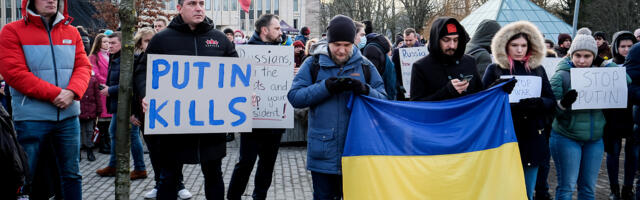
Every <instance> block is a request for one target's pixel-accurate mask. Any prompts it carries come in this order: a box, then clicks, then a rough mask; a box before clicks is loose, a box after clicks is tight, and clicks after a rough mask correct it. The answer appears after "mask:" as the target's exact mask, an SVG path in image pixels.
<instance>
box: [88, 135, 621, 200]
mask: <svg viewBox="0 0 640 200" xmlns="http://www.w3.org/2000/svg"><path fill="white" fill-rule="evenodd" d="M236 138H239V137H236ZM238 146H239V145H238V142H237V139H236V141H234V142H231V143H228V145H227V156H226V157H225V158H224V159H223V161H222V171H223V175H224V182H225V185H226V188H228V184H229V180H230V179H231V173H232V172H233V167H234V165H235V163H236V162H237V160H238ZM622 154H623V155H624V151H623V153H622ZM623 155H621V156H620V166H621V167H622V166H623V163H624V160H623V158H624V156H623ZM306 156H307V154H306V147H300V146H284V147H281V148H280V151H279V153H278V159H277V160H276V166H275V169H274V176H273V180H272V183H271V188H270V189H269V194H268V199H272V200H289V199H291V200H298V199H312V197H313V196H312V194H313V193H312V192H313V191H312V185H311V173H310V172H309V171H307V170H306ZM96 158H97V160H96V161H94V162H89V161H87V160H86V159H85V157H84V152H83V160H82V162H81V163H80V170H81V173H82V175H83V180H82V182H83V186H82V191H83V199H114V193H115V192H114V188H115V187H114V180H115V178H113V177H99V176H98V175H97V174H96V173H95V170H96V169H99V168H102V167H105V166H106V165H107V162H108V161H109V155H105V154H100V153H96ZM132 163H133V162H132ZM145 163H146V166H147V171H148V172H149V177H148V178H146V179H143V180H135V181H132V183H131V196H130V199H144V194H145V193H146V192H147V191H149V190H151V189H152V188H153V187H154V186H155V182H154V180H153V173H154V171H153V169H152V168H151V163H150V161H149V156H148V154H145ZM622 173H623V170H622V169H621V170H620V176H619V179H620V183H622ZM183 174H184V184H185V187H186V188H187V189H189V191H191V193H193V198H192V199H195V200H200V199H205V196H204V188H203V185H204V184H203V179H204V178H203V175H202V172H201V171H200V166H199V165H185V166H184V169H183ZM254 174H255V170H254V171H253V172H252V175H251V180H249V185H248V186H247V190H246V191H245V194H244V196H243V199H251V192H252V191H253V177H254ZM555 174H556V173H555V168H554V167H553V162H552V166H551V172H550V174H549V179H548V180H549V184H550V186H551V188H552V189H551V190H550V192H551V193H552V194H553V193H554V192H553V189H554V188H555V186H556V185H557V182H556V176H555ZM608 180H609V179H608V177H607V173H606V166H605V159H604V158H603V162H602V166H601V168H600V173H599V175H598V183H597V186H596V199H598V200H600V199H608V194H609V181H608ZM574 199H576V194H574Z"/></svg>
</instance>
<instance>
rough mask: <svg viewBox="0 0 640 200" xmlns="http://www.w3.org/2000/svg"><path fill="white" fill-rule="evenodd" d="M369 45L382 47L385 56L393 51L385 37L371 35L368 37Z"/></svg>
mask: <svg viewBox="0 0 640 200" xmlns="http://www.w3.org/2000/svg"><path fill="white" fill-rule="evenodd" d="M369 43H375V44H378V45H380V46H381V47H382V52H383V53H385V54H386V53H389V51H391V44H389V41H388V40H387V38H385V37H384V35H380V34H377V33H369V35H367V44H369Z"/></svg>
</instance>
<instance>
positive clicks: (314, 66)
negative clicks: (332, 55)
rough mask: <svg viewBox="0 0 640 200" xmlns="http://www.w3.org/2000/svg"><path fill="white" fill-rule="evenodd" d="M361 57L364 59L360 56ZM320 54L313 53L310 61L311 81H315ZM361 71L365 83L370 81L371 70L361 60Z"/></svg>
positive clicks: (318, 68)
mask: <svg viewBox="0 0 640 200" xmlns="http://www.w3.org/2000/svg"><path fill="white" fill-rule="evenodd" d="M362 59H366V58H365V57H362ZM319 60H320V56H319V55H314V56H313V62H312V63H311V83H316V81H317V80H318V72H319V71H320V63H319ZM362 73H363V74H364V80H365V82H366V83H367V84H369V82H371V72H370V71H369V65H368V64H367V63H366V62H362Z"/></svg>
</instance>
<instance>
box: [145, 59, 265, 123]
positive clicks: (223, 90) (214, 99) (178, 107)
mask: <svg viewBox="0 0 640 200" xmlns="http://www.w3.org/2000/svg"><path fill="white" fill-rule="evenodd" d="M253 63H254V62H253V61H250V60H246V59H240V58H227V57H202V56H177V55H155V54H149V55H148V62H147V69H148V70H147V88H146V95H147V99H148V100H149V111H148V112H147V113H146V114H145V115H146V118H145V120H146V123H145V131H144V133H145V134H149V135H152V134H187V133H188V134H192V133H225V132H250V131H251V127H252V126H251V124H252V118H251V117H250V116H248V114H249V113H251V107H252V106H251V95H252V90H251V77H252V73H254V70H253V67H254V66H255V64H253Z"/></svg>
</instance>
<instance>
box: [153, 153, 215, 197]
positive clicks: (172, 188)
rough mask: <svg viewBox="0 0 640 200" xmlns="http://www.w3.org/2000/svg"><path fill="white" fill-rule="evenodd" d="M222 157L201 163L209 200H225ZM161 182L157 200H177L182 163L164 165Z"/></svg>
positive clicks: (205, 192)
mask: <svg viewBox="0 0 640 200" xmlns="http://www.w3.org/2000/svg"><path fill="white" fill-rule="evenodd" d="M221 165H222V157H221V158H220V159H217V160H210V161H204V162H202V163H200V168H201V169H202V174H203V175H204V194H205V197H206V198H207V199H209V200H215V199H219V200H223V199H224V182H223V181H222V166H221ZM162 166H163V167H162V169H160V170H161V172H160V173H161V174H160V182H157V183H156V184H158V196H157V197H156V199H157V200H165V199H166V200H176V199H177V198H178V194H177V193H176V188H177V187H178V185H179V184H180V183H179V182H180V180H181V179H180V177H181V176H182V163H169V162H166V164H163V165H162Z"/></svg>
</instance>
